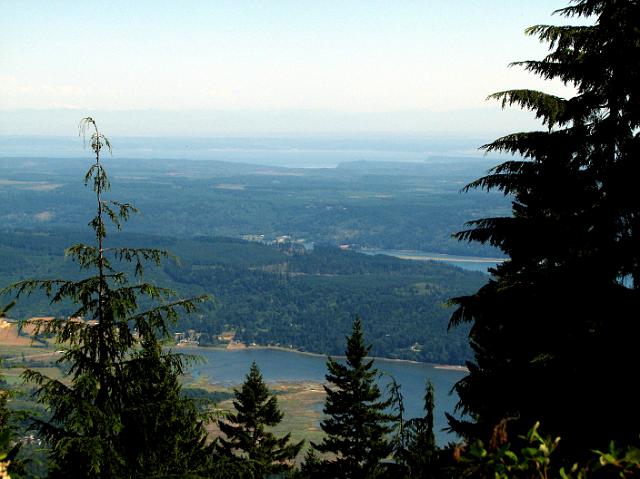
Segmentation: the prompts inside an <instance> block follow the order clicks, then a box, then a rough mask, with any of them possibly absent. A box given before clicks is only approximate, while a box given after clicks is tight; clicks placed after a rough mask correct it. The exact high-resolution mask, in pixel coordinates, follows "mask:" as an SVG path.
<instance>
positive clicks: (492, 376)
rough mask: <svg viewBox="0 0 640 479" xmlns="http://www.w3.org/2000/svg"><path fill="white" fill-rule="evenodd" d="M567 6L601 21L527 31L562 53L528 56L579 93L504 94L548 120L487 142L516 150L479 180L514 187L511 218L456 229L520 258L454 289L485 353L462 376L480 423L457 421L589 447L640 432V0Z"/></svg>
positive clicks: (540, 70) (533, 66)
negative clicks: (468, 287)
mask: <svg viewBox="0 0 640 479" xmlns="http://www.w3.org/2000/svg"><path fill="white" fill-rule="evenodd" d="M557 13H559V14H561V15H563V16H565V17H587V18H590V19H592V20H594V24H593V25H582V26H549V25H538V26H534V27H531V28H529V29H528V30H527V33H528V34H529V35H534V36H538V38H539V39H540V40H541V41H543V42H547V43H548V44H549V49H550V53H549V54H548V55H547V56H546V57H545V58H544V59H543V60H540V61H525V62H518V63H516V65H519V66H523V67H524V68H525V69H526V70H528V71H530V72H532V73H534V74H536V75H538V76H541V77H542V78H545V79H559V80H561V81H563V82H564V83H565V84H567V85H570V86H572V87H575V89H576V95H575V96H573V97H572V98H568V99H565V98H560V97H557V96H553V95H549V94H546V93H542V92H538V91H530V90H511V91H505V92H500V93H496V94H494V95H492V96H491V97H492V98H495V99H498V100H500V101H502V105H503V106H507V105H517V106H520V107H521V108H525V109H529V110H531V111H532V112H534V113H535V115H536V116H537V117H538V118H540V119H541V120H542V121H543V123H544V124H545V125H546V127H547V128H546V129H545V130H542V131H534V132H521V133H513V134H510V135H507V136H505V137H503V138H500V139H498V140H496V141H494V142H493V143H491V144H488V145H486V146H484V149H485V150H486V151H498V152H506V153H511V154H513V155H515V157H516V158H515V159H513V160H511V161H506V162H504V163H502V164H501V165H499V166H497V167H495V168H493V170H491V171H490V172H489V174H488V175H487V176H485V177H483V178H481V179H479V180H477V181H475V182H473V183H471V184H470V185H468V186H467V188H486V189H498V190H500V191H502V192H504V193H505V194H509V195H512V198H513V202H512V213H513V215H512V217H508V218H485V219H481V220H477V221H473V222H471V223H470V225H469V226H470V228H469V229H468V230H466V231H462V232H460V233H458V234H457V237H458V238H459V239H461V240H469V241H479V242H483V243H484V242H488V243H490V244H492V245H494V246H498V247H499V248H501V249H502V250H503V251H504V252H505V253H506V254H507V255H508V256H509V260H508V261H506V262H504V263H503V264H501V265H500V266H498V267H497V268H496V269H495V270H494V271H493V277H492V278H491V280H490V281H489V282H488V283H487V284H486V285H485V286H484V287H482V288H481V289H480V290H479V291H478V292H477V293H475V294H474V295H470V296H465V297H459V298H456V299H455V300H454V303H455V304H457V305H458V308H457V310H456V311H455V313H454V315H453V317H452V319H451V325H452V326H455V325H457V324H459V323H461V322H471V323H472V328H471V332H470V340H471V345H472V348H473V350H474V353H475V360H474V361H473V362H471V363H469V364H468V366H469V370H470V374H469V375H468V376H467V377H465V378H464V379H463V380H462V381H460V382H459V383H458V384H457V385H456V391H457V392H458V394H459V396H460V403H459V407H460V408H461V409H462V411H464V412H465V413H467V414H468V415H469V416H470V420H465V421H459V420H455V419H454V418H450V424H451V426H452V428H453V429H454V430H455V431H457V432H459V433H461V434H463V435H465V436H467V437H468V438H472V439H473V438H482V439H485V440H487V439H488V438H489V437H490V436H491V431H492V430H493V428H494V426H496V425H497V424H498V423H500V422H501V421H503V420H506V421H507V423H508V424H509V427H508V430H509V431H511V432H515V431H517V432H524V431H526V429H527V428H528V427H530V425H531V424H534V423H535V421H536V420H540V421H541V422H542V427H543V428H544V429H545V430H546V431H548V432H549V433H551V434H552V435H554V436H555V435H560V436H562V437H563V448H564V449H565V450H566V449H571V448H572V447H575V448H582V449H583V450H584V451H586V450H587V448H590V447H600V446H604V445H606V442H607V441H609V440H610V439H617V440H624V441H630V440H633V439H637V432H638V430H640V409H638V407H637V404H638V403H639V402H640V395H639V394H638V392H637V389H635V387H634V385H633V384H632V383H633V381H630V380H629V378H630V377H632V376H634V374H635V370H636V369H637V367H638V363H639V361H638V359H639V356H638V348H637V346H636V342H637V338H638V337H639V334H638V333H639V332H640V322H638V321H637V319H636V317H637V313H636V312H637V311H638V310H639V307H640V274H639V264H640V262H639V254H640V248H638V245H639V244H640V195H638V194H637V193H634V190H635V189H636V188H637V186H636V183H637V179H638V177H640V175H639V173H640V163H639V162H638V152H639V151H640V137H639V135H638V127H639V126H640V108H639V107H638V105H639V104H640V77H639V75H640V70H639V67H640V2H638V1H635V0H634V1H631V0H621V1H604V0H577V1H575V2H573V5H571V6H569V7H567V8H564V9H561V10H559V11H558V12H557Z"/></svg>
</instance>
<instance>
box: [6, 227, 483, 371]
mask: <svg viewBox="0 0 640 479" xmlns="http://www.w3.org/2000/svg"><path fill="white" fill-rule="evenodd" d="M82 235H83V233H79V232H75V231H74V232H69V231H67V230H49V231H39V232H32V231H26V230H22V231H15V230H14V231H8V230H5V231H4V232H3V233H2V235H1V237H0V279H1V281H2V283H3V284H7V283H10V282H11V281H16V280H20V279H23V278H25V277H59V276H73V275H74V274H76V273H77V265H76V264H74V263H73V262H71V261H70V260H68V259H66V260H65V258H64V256H63V250H64V248H65V246H66V245H67V244H68V237H69V236H74V237H80V238H82ZM110 238H111V241H112V242H113V244H114V245H115V246H118V245H120V244H135V245H136V246H140V247H149V246H150V245H154V246H155V247H159V248H166V249H169V250H171V251H172V252H173V253H174V254H176V255H177V256H178V257H179V259H180V262H179V263H176V262H174V263H167V264H166V265H165V267H164V268H163V269H162V270H160V271H157V272H155V273H152V272H151V270H150V273H149V274H150V275H151V276H150V277H151V279H153V280H156V281H157V282H158V283H160V284H164V285H166V286H168V287H171V288H173V289H175V290H177V291H179V292H180V293H181V294H182V295H184V296H191V295H195V294H201V293H208V294H210V295H212V296H213V298H214V299H213V301H211V302H210V303H206V304H204V305H203V306H202V308H201V314H200V315H192V316H189V317H184V318H182V319H181V321H180V323H179V324H178V325H177V326H176V330H177V331H184V330H187V329H195V330H197V331H199V332H202V333H205V334H204V335H203V336H202V337H201V341H202V342H203V343H208V344H212V343H215V342H216V338H217V336H218V335H219V334H220V333H221V332H223V331H229V330H235V331H236V339H239V340H242V341H245V342H247V343H251V342H255V343H257V344H261V345H281V346H285V347H293V348H296V349H301V350H305V351H313V352H318V353H328V354H339V353H340V352H342V349H343V339H344V336H345V334H347V333H348V332H349V328H350V327H351V323H352V320H353V316H354V314H356V313H359V314H360V315H361V316H362V318H363V321H364V323H365V325H366V327H367V331H369V334H370V335H371V337H372V338H375V341H374V342H373V343H374V346H373V349H372V354H374V355H379V356H386V357H392V358H404V359H415V360H420V361H428V362H441V363H461V362H462V361H464V360H465V359H467V358H468V357H469V347H468V344H467V342H466V330H464V329H459V330H456V331H452V332H449V333H448V332H447V321H448V318H449V316H450V313H451V311H450V309H449V308H447V307H446V305H445V303H446V301H447V300H448V299H449V298H451V297H452V296H456V295H459V294H465V293H468V292H470V291H473V290H474V288H477V287H479V286H480V285H482V284H483V283H484V282H485V281H486V279H487V276H486V275H484V274H482V273H474V272H467V271H463V270H461V269H458V268H455V267H452V266H448V265H444V264H438V263H430V262H418V261H408V260H400V259H396V258H392V257H389V256H381V255H380V256H367V255H363V254H359V253H355V252H350V251H341V250H339V249H338V248H335V247H331V246H318V247H316V248H314V249H313V250H311V251H303V250H297V252H292V251H291V250H289V249H288V248H287V247H285V248H280V249H278V248H276V247H274V246H267V245H263V244H258V243H251V242H246V241H242V240H238V239H230V238H209V237H201V238H195V239H190V240H184V239H180V240H178V239H175V238H170V237H159V236H150V235H139V234H124V233H122V234H114V235H113V236H111V237H110ZM71 311H72V310H71V308H70V307H66V306H65V305H55V306H50V305H49V303H48V301H47V300H46V299H45V298H44V297H41V296H37V295H32V296H31V297H29V298H25V300H24V301H21V302H20V303H19V304H18V305H17V306H16V307H15V309H14V310H13V311H12V314H13V315H14V316H16V317H25V316H35V315H44V316H46V315H52V314H62V315H68V314H70V313H71Z"/></svg>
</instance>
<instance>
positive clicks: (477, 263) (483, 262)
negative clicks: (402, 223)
mask: <svg viewBox="0 0 640 479" xmlns="http://www.w3.org/2000/svg"><path fill="white" fill-rule="evenodd" d="M358 252H359V253H363V254H368V255H377V254H382V255H387V256H393V257H395V258H400V259H410V260H415V261H442V262H443V263H447V264H450V265H453V266H457V267H459V268H462V269H466V270H467V271H480V272H482V273H488V272H489V268H495V267H496V266H497V265H499V264H500V263H501V262H503V261H504V258H484V257H479V256H462V255H452V254H444V253H431V252H427V251H415V250H396V249H375V248H366V249H364V248H363V249H360V250H358Z"/></svg>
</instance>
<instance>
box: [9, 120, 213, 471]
mask: <svg viewBox="0 0 640 479" xmlns="http://www.w3.org/2000/svg"><path fill="white" fill-rule="evenodd" d="M80 131H81V134H82V135H83V136H84V134H85V133H86V132H87V131H91V132H92V134H91V136H90V145H91V148H92V150H93V152H94V155H95V162H94V163H93V165H92V166H91V167H90V169H89V171H88V172H87V174H86V176H85V184H91V185H92V187H93V191H94V193H95V196H96V210H97V212H96V216H95V217H94V218H93V219H92V220H91V221H90V223H89V225H90V227H91V229H92V230H93V244H77V245H74V246H71V247H70V248H68V249H67V250H66V254H67V255H68V256H70V257H72V258H73V259H74V260H75V261H76V262H77V263H78V265H79V267H80V270H81V271H89V274H88V275H87V276H84V277H80V278H79V279H69V280H68V279H45V280H35V279H29V280H23V281H20V282H18V283H16V284H14V285H12V286H10V287H9V288H6V289H5V292H6V291H12V292H15V294H16V295H17V297H18V298H20V297H22V296H23V295H26V294H30V293H32V292H34V291H42V292H44V293H45V294H46V295H47V296H48V297H49V298H50V301H51V303H52V304H56V303H62V302H65V301H66V302H67V303H68V304H70V305H73V312H72V314H71V315H70V317H69V318H56V319H54V320H51V321H45V320H37V321H35V328H36V334H46V335H52V336H54V337H55V339H56V341H57V343H58V344H59V345H60V347H62V348H64V349H63V350H64V352H63V354H62V355H61V358H60V360H59V363H60V364H61V365H64V366H65V367H66V369H67V375H68V380H67V381H64V382H63V381H58V380H55V379H51V378H49V377H47V376H45V375H43V374H42V373H40V372H38V371H36V370H27V371H26V372H25V373H24V378H25V380H26V381H28V382H31V383H32V384H35V385H36V386H37V387H38V389H37V391H36V396H37V398H38V401H39V402H40V403H42V404H44V405H45V406H46V407H47V409H48V410H49V412H50V419H49V420H41V419H34V421H35V423H36V424H37V426H38V428H39V431H40V433H41V434H42V436H43V437H44V438H46V440H47V441H48V442H49V444H50V446H51V461H52V463H51V469H50V475H51V477H92V478H93V477H102V478H114V477H117V478H125V477H141V476H146V477H152V476H158V475H169V474H176V473H184V472H186V471H187V470H188V469H186V468H189V467H191V468H193V467H199V466H202V463H198V462H194V463H189V460H190V459H192V458H194V457H196V456H201V457H204V456H205V448H204V440H205V438H206V432H205V430H204V427H203V419H204V418H203V417H201V416H200V415H199V413H197V411H196V409H195V406H194V405H193V404H192V403H191V402H190V401H189V400H187V399H185V398H183V397H182V396H181V394H180V386H179V384H178V382H177V376H178V375H179V374H180V373H181V372H182V371H183V358H182V357H181V356H179V355H176V354H172V353H165V352H163V351H162V349H161V339H162V338H163V337H165V336H167V333H168V325H169V323H172V322H175V321H176V320H177V319H178V317H179V314H180V313H181V312H184V313H189V312H192V311H194V309H195V303H196V302H198V301H200V300H201V299H203V298H195V299H187V300H185V299H181V298H176V297H175V294H174V293H173V292H172V291H171V290H169V289H166V288H160V287H157V286H155V285H153V284H151V283H149V282H146V281H144V278H143V267H142V265H143V262H145V261H150V262H152V263H155V264H159V262H160V260H161V259H162V258H164V257H167V254H166V253H165V252H163V251H161V250H156V249H152V248H148V249H132V248H117V247H107V246H106V245H105V238H106V237H107V227H106V221H105V219H108V220H110V221H111V222H112V223H114V224H115V226H116V228H118V229H119V228H120V226H121V223H120V222H121V221H124V220H126V219H127V218H128V216H129V214H130V213H132V212H134V211H135V209H134V208H133V207H132V206H131V205H129V204H123V203H118V202H114V201H109V200H105V198H104V194H105V192H107V191H108V189H109V185H110V184H109V179H108V178H107V175H106V171H105V169H104V167H103V165H102V163H101V161H100V154H101V151H102V149H103V148H107V149H109V150H110V149H111V145H110V143H109V141H108V140H107V139H106V138H105V137H104V136H103V135H102V134H101V133H100V132H99V131H98V128H97V126H96V124H95V122H94V121H93V119H91V118H85V119H83V120H82V121H81V123H80ZM118 261H124V262H125V263H132V265H133V270H134V273H133V274H134V275H135V276H136V277H137V281H136V282H135V283H133V282H130V281H129V280H128V275H127V273H125V272H122V271H118V270H117V269H116V267H115V264H116V263H117V262H118ZM140 298H144V301H146V302H147V303H149V304H151V307H149V308H148V309H141V308H139V305H138V303H139V300H140ZM154 301H155V302H156V304H155V305H153V304H152V303H153V302H154Z"/></svg>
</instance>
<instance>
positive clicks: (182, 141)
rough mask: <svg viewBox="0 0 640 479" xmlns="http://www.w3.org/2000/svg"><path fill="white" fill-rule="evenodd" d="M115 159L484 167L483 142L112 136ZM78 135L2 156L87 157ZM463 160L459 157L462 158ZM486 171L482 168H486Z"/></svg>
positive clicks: (13, 143) (9, 142) (33, 139)
mask: <svg viewBox="0 0 640 479" xmlns="http://www.w3.org/2000/svg"><path fill="white" fill-rule="evenodd" d="M111 141H112V144H113V158H115V159H154V160H156V159H166V158H171V159H190V160H217V161H228V162H232V163H246V164H256V165H267V166H273V167H286V168H334V167H336V166H337V165H338V164H340V163H343V162H351V161H359V160H369V161H392V162H425V161H434V162H442V161H449V160H448V159H447V158H443V157H450V156H455V157H462V158H466V159H472V160H474V161H476V162H478V163H479V164H481V165H484V164H485V163H486V162H487V159H486V158H483V157H479V156H478V153H477V146H478V145H479V144H482V140H480V139H475V140H474V139H469V138H458V139H451V138H450V139H447V138H438V139H436V138H432V137H426V138H408V137H402V136H400V137H393V136H392V137H384V138H376V137H367V136H364V137H356V138H340V137H289V138H287V137H283V138H277V137H266V138H256V137H238V138H233V137H231V138H171V137H161V138H134V137H112V138H111ZM86 155H87V152H86V150H85V149H83V148H82V141H81V140H79V139H78V138H77V137H74V136H69V137H40V136H3V135H0V157H25V156H27V157H34V158H38V157H49V158H78V157H80V158H86ZM458 159H460V158H458ZM483 168H484V166H483Z"/></svg>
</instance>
